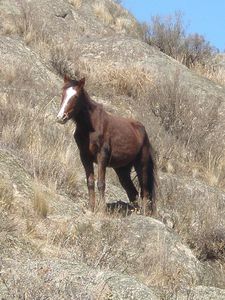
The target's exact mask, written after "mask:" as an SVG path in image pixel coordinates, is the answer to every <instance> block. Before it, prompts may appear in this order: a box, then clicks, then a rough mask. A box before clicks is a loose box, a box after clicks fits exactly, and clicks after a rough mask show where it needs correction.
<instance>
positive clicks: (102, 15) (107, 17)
mask: <svg viewBox="0 0 225 300" xmlns="http://www.w3.org/2000/svg"><path fill="white" fill-rule="evenodd" d="M92 6H93V9H94V13H95V15H96V16H97V17H98V18H99V19H100V20H101V21H102V22H103V24H105V25H110V24H112V23H113V16H112V14H111V13H110V11H109V9H108V8H107V6H106V5H105V4H104V3H103V2H95V3H94V4H93V5H92Z"/></svg>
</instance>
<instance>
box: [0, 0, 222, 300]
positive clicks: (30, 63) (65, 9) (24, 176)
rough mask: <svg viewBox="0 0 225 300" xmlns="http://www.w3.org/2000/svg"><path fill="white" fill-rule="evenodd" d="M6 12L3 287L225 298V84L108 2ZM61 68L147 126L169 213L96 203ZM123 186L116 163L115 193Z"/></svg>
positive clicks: (1, 77)
mask: <svg viewBox="0 0 225 300" xmlns="http://www.w3.org/2000/svg"><path fill="white" fill-rule="evenodd" d="M0 16H1V17H0V33H1V35H0V84H1V85H0V137H1V141H0V213H1V221H0V228H1V233H0V239H1V246H0V247H1V249H0V250H1V262H0V263H1V268H0V279H1V280H0V282H1V283H0V291H1V292H0V293H1V294H2V295H4V296H5V298H15V299H17V298H20V297H25V296H26V297H27V298H28V299H38V297H39V298H40V295H41V297H43V298H44V297H46V298H47V299H50V298H53V297H55V298H57V299H63V298H69V299H109V298H110V299H173V297H174V298H176V299H186V298H187V297H189V296H187V295H192V296H193V298H196V299H200V298H201V297H205V299H207V297H208V298H209V299H210V297H215V299H217V298H218V299H223V295H224V290H223V289H224V280H225V262H224V261H225V259H224V255H225V253H224V249H225V236H224V228H225V224H224V216H225V203H224V201H225V195H224V191H223V190H224V187H225V176H224V162H225V160H224V140H225V139H224V129H225V128H224V127H225V123H224V114H225V112H224V105H225V104H224V103H225V89H224V87H222V86H219V85H216V84H215V83H213V82H211V81H209V80H207V79H205V78H203V77H200V76H198V75H196V74H195V73H193V72H191V71H190V70H188V69H187V68H186V67H184V66H183V65H181V64H179V63H178V62H177V61H175V60H173V59H172V58H170V57H168V56H166V55H164V54H162V53H161V52H159V51H158V50H157V49H155V48H153V47H150V46H149V45H147V44H145V43H144V42H143V41H142V40H141V29H140V26H139V25H138V23H137V22H136V20H135V19H134V18H133V16H131V15H130V14H129V13H128V12H127V11H125V10H124V9H123V8H121V7H120V6H119V5H118V4H115V3H114V1H111V0H104V1H103V0H102V1H89V0H83V1H81V0H80V1H78V0H70V1H66V0H57V1H52V0H41V1H36V0H34V1H13V0H11V1H5V0H3V1H1V3H0ZM64 73H68V74H72V75H73V76H76V77H81V76H86V78H87V90H88V91H89V93H90V95H91V96H92V97H94V99H95V100H96V101H99V102H101V103H103V104H104V105H105V107H106V108H107V110H109V111H110V112H115V113H117V114H121V115H125V116H132V117H135V118H137V119H139V120H141V121H142V122H143V123H144V124H145V126H146V128H147V131H148V133H149V136H150V140H151V142H152V143H153V145H154V148H155V150H156V158H157V165H158V211H159V216H158V219H159V220H155V219H152V218H147V217H144V216H140V215H138V216H137V215H136V214H132V215H131V216H125V217H124V216H121V215H120V214H119V213H118V214H114V215H107V214H105V213H103V214H96V215H95V214H92V213H91V212H90V211H89V209H88V201H87V190H86V186H85V179H84V172H83V168H82V166H81V163H80V159H79V155H78V150H77V148H76V145H75V143H74V141H73V131H74V124H72V123H71V124H68V125H66V126H64V127H63V126H60V125H57V124H56V123H55V116H56V113H57V110H58V105H59V101H60V93H61V91H60V89H61V84H62V78H61V76H62V75H63V74H64ZM124 197H125V194H124V192H123V191H122V190H121V187H120V185H119V184H118V181H117V179H116V178H115V175H114V174H113V173H112V172H111V171H110V170H109V171H108V175H107V200H113V201H115V200H123V199H124ZM163 222H164V223H165V224H166V225H164V223H163ZM28 273H31V274H32V277H31V278H30V277H29V278H28V276H27V274H28ZM204 285H205V286H204ZM210 286H212V287H211V288H210ZM214 286H215V287H217V288H213V287H214ZM219 288H221V290H220V289H219ZM185 297H186V298H185ZM216 297H217V298H216Z"/></svg>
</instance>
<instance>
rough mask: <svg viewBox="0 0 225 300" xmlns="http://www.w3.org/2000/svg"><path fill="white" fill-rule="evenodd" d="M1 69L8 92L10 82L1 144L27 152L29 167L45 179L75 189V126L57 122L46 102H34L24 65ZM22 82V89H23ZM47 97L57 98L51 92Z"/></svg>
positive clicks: (3, 108)
mask: <svg viewBox="0 0 225 300" xmlns="http://www.w3.org/2000/svg"><path fill="white" fill-rule="evenodd" d="M2 71H3V73H4V74H3V76H4V81H5V86H6V91H7V85H8V88H9V91H10V92H9V93H8V92H7V93H4V94H3V96H2V97H1V98H0V101H1V112H2V115H3V116H4V117H3V118H2V119H1V121H0V133H1V141H2V143H3V144H5V145H7V146H8V147H11V148H13V149H15V150H16V151H17V152H19V153H20V155H22V156H23V155H26V158H27V159H26V161H27V164H28V167H29V168H30V169H31V170H32V171H33V174H34V175H35V176H36V177H37V178H39V179H40V180H41V181H42V182H43V181H45V184H47V185H48V184H49V185H50V186H52V184H53V185H56V186H57V187H60V186H61V187H62V186H64V187H67V188H68V190H69V187H71V191H72V190H73V188H74V187H75V185H76V181H77V169H78V166H77V160H76V157H78V155H76V147H75V144H74V141H73V137H72V130H73V127H74V126H73V125H72V124H71V125H70V126H67V127H62V126H61V127H60V126H59V125H57V124H56V122H55V115H56V113H57V111H51V110H49V107H48V105H46V101H45V102H44V103H43V104H42V105H40V103H39V104H38V106H36V105H34V103H36V99H35V92H34V90H33V89H32V82H31V81H30V75H29V71H28V70H27V69H26V68H25V67H24V68H23V66H21V67H20V69H17V68H12V69H11V68H5V69H4V70H2ZM21 80H22V81H23V83H21ZM21 84H22V86H23V89H21V88H20V87H21ZM26 86H29V88H26ZM18 87H19V88H18ZM45 97H46V96H45ZM48 98H50V99H54V97H52V95H51V94H49V95H48ZM16 99H20V101H17V100H16ZM65 145H66V146H65ZM69 169H70V171H69ZM67 183H68V184H67ZM72 187H73V188H72Z"/></svg>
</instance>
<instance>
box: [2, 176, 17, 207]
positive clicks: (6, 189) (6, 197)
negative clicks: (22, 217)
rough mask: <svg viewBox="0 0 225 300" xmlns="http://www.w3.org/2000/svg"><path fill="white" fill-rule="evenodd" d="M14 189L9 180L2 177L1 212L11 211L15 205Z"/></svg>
mask: <svg viewBox="0 0 225 300" xmlns="http://www.w3.org/2000/svg"><path fill="white" fill-rule="evenodd" d="M13 199H14V196H13V187H12V184H11V183H10V181H9V180H7V179H5V178H2V177H0V210H1V211H9V210H10V209H11V208H12V204H13Z"/></svg>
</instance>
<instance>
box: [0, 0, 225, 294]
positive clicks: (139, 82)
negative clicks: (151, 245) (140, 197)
mask: <svg viewBox="0 0 225 300" xmlns="http://www.w3.org/2000/svg"><path fill="white" fill-rule="evenodd" d="M69 2H70V3H71V4H72V5H74V6H75V8H76V9H79V8H80V7H81V5H82V1H75V0H70V1H69ZM115 5H117V4H115ZM93 9H94V11H95V14H96V15H97V16H98V17H99V18H100V19H101V20H102V21H103V23H104V24H107V25H110V24H114V25H115V26H118V27H119V28H124V26H127V19H126V17H119V18H117V17H116V16H114V15H113V13H112V12H111V11H110V10H109V9H108V8H106V7H105V6H104V4H103V3H102V2H101V3H100V2H99V3H98V2H95V3H94V4H93ZM22 11H23V15H22V17H21V18H22V19H21V20H19V21H16V22H19V23H11V24H7V25H6V27H5V34H7V35H10V34H15V33H17V34H19V35H20V36H22V37H23V39H24V41H25V43H26V44H27V45H29V46H31V47H33V48H34V49H36V50H37V51H39V54H41V55H43V54H44V56H45V58H47V59H48V65H49V66H51V68H52V69H53V70H54V72H55V73H56V74H57V75H60V76H62V75H63V74H65V73H67V74H69V75H72V76H77V77H80V76H83V75H85V76H86V77H87V81H88V82H89V84H88V85H89V87H91V88H92V89H91V90H92V91H94V92H95V93H96V94H98V93H99V90H100V94H101V96H104V95H111V96H113V95H114V96H116V95H117V96H118V95H121V96H126V97H127V98H128V99H129V100H128V101H129V105H130V106H131V107H132V108H135V112H134V113H133V114H134V116H135V117H137V118H139V119H141V120H144V121H143V122H144V123H145V125H146V128H147V130H148V132H155V135H153V136H152V137H151V140H152V141H153V143H154V144H155V145H157V147H156V148H157V149H160V151H158V153H157V155H158V157H157V162H158V168H159V170H160V171H163V172H169V173H170V172H171V173H176V172H179V174H181V176H184V175H189V176H195V177H197V178H199V179H202V180H204V181H205V182H207V183H209V184H210V185H211V186H215V187H217V188H222V189H224V188H225V175H224V167H225V162H224V160H223V158H222V156H220V155H218V154H215V152H212V151H211V149H210V148H209V149H208V150H207V151H205V145H203V144H202V142H201V141H202V140H204V134H205V132H206V130H205V129H206V128H207V129H209V130H213V128H214V126H215V123H216V122H217V113H216V112H215V111H214V110H212V113H211V115H209V116H208V119H207V120H206V121H205V122H201V123H195V121H194V120H196V115H195V114H194V112H193V108H192V106H191V103H192V101H193V99H192V95H191V94H190V93H189V91H188V90H187V89H185V86H183V85H182V84H181V83H180V81H179V74H177V77H176V78H174V79H173V80H172V81H171V82H170V83H167V84H166V85H165V84H164V83H163V82H158V83H156V82H155V79H154V78H153V77H152V76H150V75H149V74H147V73H146V72H144V71H141V70H139V69H137V68H135V67H133V66H131V67H130V68H123V67H121V66H120V67H115V66H114V65H107V66H106V65H105V64H103V63H102V64H98V65H97V64H93V65H89V64H87V63H86V62H85V61H80V60H79V59H76V62H77V64H76V65H77V69H76V70H73V68H72V65H73V60H74V58H73V59H72V58H71V45H70V43H68V45H67V48H66V49H63V48H61V47H59V46H53V45H51V44H50V42H49V41H47V39H46V37H44V36H43V35H42V33H39V34H37V31H36V30H35V29H34V28H33V27H32V24H31V22H30V14H29V8H27V7H23V10H22ZM15 24H16V25H15ZM203 44H204V43H203ZM175 48H176V47H175ZM173 49H174V48H173ZM182 51H183V50H181V53H179V55H180V54H182ZM176 55H178V54H176ZM179 55H178V56H179ZM185 55H186V54H185ZM178 56H177V57H176V58H178ZM178 59H179V60H183V57H182V58H180V56H179V58H178ZM204 59H205V58H203V57H201V60H204ZM199 61H200V60H199V59H197V62H198V63H199ZM192 63H193V62H192ZM192 63H191V64H190V65H191V67H192V69H193V70H194V71H196V72H197V73H199V74H201V75H203V76H206V77H207V78H208V79H210V80H213V81H216V82H217V83H219V84H224V83H225V80H224V73H222V72H221V73H220V71H215V70H213V69H211V68H210V67H209V66H208V65H204V64H202V63H199V64H198V63H194V64H193V65H192ZM186 64H187V63H186ZM188 64H189V63H188ZM190 65H189V66H190ZM0 72H1V73H0V76H1V78H2V79H3V82H4V87H5V91H4V92H3V93H1V94H0V103H1V110H0V116H1V118H0V136H1V144H2V145H4V146H5V147H7V148H9V149H12V150H13V151H14V152H15V153H16V154H18V156H21V157H23V158H26V159H25V161H26V164H27V165H26V167H27V168H28V169H29V170H30V171H31V173H32V176H33V177H34V178H35V181H34V185H33V191H34V197H33V208H34V211H35V212H36V213H37V215H38V217H39V218H42V219H43V218H46V217H47V215H48V212H49V207H48V204H47V199H46V194H45V193H44V192H43V190H42V188H41V184H45V185H46V186H48V187H50V188H51V189H54V191H59V190H60V191H62V190H63V191H66V192H67V193H68V194H69V195H73V196H75V193H76V192H74V191H76V188H75V187H76V185H77V183H78V182H79V179H80V177H79V176H80V173H83V169H82V167H81V165H80V162H79V158H78V153H77V149H76V147H75V145H74V141H73V137H72V131H73V127H74V126H73V124H71V125H69V126H66V127H60V128H59V127H58V125H56V124H55V122H54V114H55V113H56V109H53V110H52V111H50V110H49V108H48V104H49V103H51V102H53V101H54V100H55V97H57V98H58V95H59V93H60V91H57V94H54V93H52V92H49V90H48V87H47V86H46V91H48V92H47V93H48V94H47V96H45V99H44V100H43V103H40V102H39V103H38V104H36V94H35V92H34V91H35V88H34V89H33V88H32V84H33V83H32V81H31V80H30V74H29V70H28V69H27V68H26V67H24V66H20V69H17V68H16V67H14V66H13V65H9V66H5V68H4V69H1V71H0ZM21 87H22V88H21ZM165 98H167V99H169V102H168V101H167V103H169V105H168V104H167V105H165ZM137 99H138V101H137ZM46 100H47V104H46ZM117 104H118V103H116V105H117ZM118 105H119V104H118ZM154 118H155V119H154ZM149 119H152V120H157V121H153V122H152V123H151V124H150V123H149V121H148V120H149ZM199 124H200V125H199ZM174 162H176V163H174ZM13 199H14V198H13V192H12V186H11V183H10V182H9V181H7V180H6V179H2V178H0V212H1V217H2V220H1V222H0V226H1V228H3V227H4V226H5V224H8V219H7V218H8V216H9V215H10V209H11V208H12V205H13ZM171 201H173V199H172V200H171ZM207 201H208V202H207ZM159 202H160V201H159ZM161 205H162V206H164V205H165V207H166V206H168V207H169V205H170V203H169V204H168V203H161ZM171 206H173V205H171ZM174 207H175V205H174V206H173V210H172V211H171V214H173V213H176V211H175V208H174ZM168 210H169V209H168ZM183 210H184V211H186V213H185V214H183V215H179V217H178V220H176V224H175V226H174V227H175V230H176V232H178V233H179V235H180V236H181V237H182V238H183V240H184V241H185V242H187V243H188V244H189V245H190V247H191V248H192V249H193V250H194V252H195V254H196V255H197V257H198V258H199V259H200V260H202V261H207V262H208V261H217V262H219V264H221V270H222V271H221V274H222V275H221V276H224V277H225V267H224V264H225V262H224V260H225V258H224V257H225V253H224V249H225V235H224V230H223V229H224V221H223V220H222V219H221V218H220V217H219V215H220V213H219V211H220V207H219V206H217V205H216V204H213V205H212V203H210V202H209V199H206V204H205V207H204V208H202V207H195V208H193V207H192V206H191V205H190V203H186V202H184V203H183ZM194 213H196V214H198V215H197V216H196V215H195V216H193V214H194ZM114 217H115V216H114ZM114 217H113V216H112V217H110V216H103V217H102V218H103V220H105V224H103V225H102V226H103V227H104V228H102V230H101V231H100V233H99V231H96V229H95V228H93V226H92V224H91V222H87V223H80V224H79V223H78V224H76V225H74V223H68V222H67V221H66V222H64V223H63V222H62V223H60V224H59V225H58V227H56V228H55V231H54V234H53V235H52V236H50V235H48V236H47V238H48V240H47V242H46V243H47V246H48V247H51V246H53V248H54V247H55V248H57V249H58V252H60V251H59V249H61V248H65V249H66V250H65V251H68V252H69V253H70V254H71V252H75V253H76V259H78V261H80V262H82V263H86V264H88V265H90V266H92V267H95V268H107V269H108V268H109V269H116V268H118V269H120V271H124V270H126V269H127V260H129V259H131V258H129V257H127V256H126V253H124V252H123V251H122V249H118V248H117V245H118V243H120V239H121V237H122V233H121V228H118V226H117V225H115V224H114V225H112V224H111V223H110V220H112V219H113V218H114ZM116 217H118V215H117V216H116ZM195 220H197V221H198V224H197V225H196V226H195V227H193V222H194V221H195ZM108 221H109V222H108ZM27 227H29V228H31V230H28V231H29V232H31V231H32V230H33V228H35V224H33V223H32V222H31V224H28V225H27ZM4 228H5V227H4ZM193 228H194V229H193ZM7 230H8V231H10V230H11V231H12V232H13V230H14V229H12V227H10V226H9V228H8V229H7ZM115 245H116V246H115ZM47 246H46V244H45V247H47ZM155 247H156V249H154V250H155V251H153V255H152V256H151V257H149V256H148V261H146V265H145V267H146V270H149V269H153V270H154V273H151V274H144V275H143V276H145V277H147V283H148V284H149V285H153V286H157V287H160V288H165V287H166V288H168V292H165V299H166V297H168V298H167V299H169V296H168V294H170V293H171V292H174V291H175V290H176V289H177V288H178V287H180V286H181V285H182V282H181V279H180V278H181V277H182V274H183V272H184V271H183V270H182V269H176V268H175V267H173V266H171V264H169V263H168V260H167V251H166V245H165V244H163V242H162V241H160V242H159V244H156V245H155ZM55 248H54V249H55ZM154 253H155V254H154ZM56 256H57V255H56ZM136 259H137V258H136V257H133V258H132V260H133V261H134V262H135V260H136ZM143 259H144V258H143ZM118 261H119V262H120V265H119V266H118V265H117V264H118ZM121 266H122V267H121ZM146 272H147V271H146ZM184 277H185V276H184ZM145 280H146V279H145ZM190 281H191V280H190ZM190 284H191V282H190ZM39 285H40V286H42V282H41V279H40V282H38V283H37V286H36V287H35V289H36V290H37V291H36V292H35V291H34V293H37V294H38V290H39V289H40V286H39ZM18 286H20V284H19V283H18V282H16V281H15V287H14V292H15V295H14V296H15V297H18V298H19V295H20V292H19V290H17V289H16V287H18ZM49 293H50V295H51V291H49ZM28 299H29V296H28Z"/></svg>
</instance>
